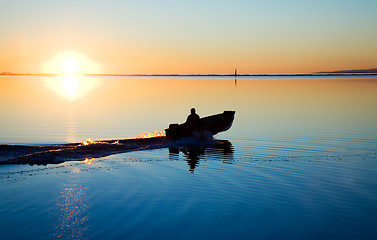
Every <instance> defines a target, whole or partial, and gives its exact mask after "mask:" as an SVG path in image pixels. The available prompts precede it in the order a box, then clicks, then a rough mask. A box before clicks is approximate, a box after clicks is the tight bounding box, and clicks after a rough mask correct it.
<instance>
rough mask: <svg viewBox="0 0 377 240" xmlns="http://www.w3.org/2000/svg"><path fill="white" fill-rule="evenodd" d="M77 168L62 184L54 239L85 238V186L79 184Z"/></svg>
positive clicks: (86, 210)
mask: <svg viewBox="0 0 377 240" xmlns="http://www.w3.org/2000/svg"><path fill="white" fill-rule="evenodd" d="M79 172H80V171H79V170H78V169H75V170H73V171H72V172H71V173H72V175H71V176H70V178H69V181H68V183H66V184H62V186H61V191H60V195H59V197H58V200H57V204H56V205H57V207H58V221H57V222H56V223H55V225H54V226H55V234H54V235H55V238H56V239H86V238H87V236H88V225H87V222H88V214H89V206H88V204H87V199H86V198H87V197H86V192H85V190H86V188H83V187H82V186H81V185H80V181H79V174H78V173H79Z"/></svg>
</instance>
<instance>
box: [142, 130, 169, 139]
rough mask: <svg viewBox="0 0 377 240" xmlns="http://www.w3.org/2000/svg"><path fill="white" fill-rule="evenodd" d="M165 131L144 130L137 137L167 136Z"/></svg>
mask: <svg viewBox="0 0 377 240" xmlns="http://www.w3.org/2000/svg"><path fill="white" fill-rule="evenodd" d="M165 136H166V133H165V131H157V130H154V131H150V132H143V133H140V134H139V135H138V136H137V137H136V138H152V137H165Z"/></svg>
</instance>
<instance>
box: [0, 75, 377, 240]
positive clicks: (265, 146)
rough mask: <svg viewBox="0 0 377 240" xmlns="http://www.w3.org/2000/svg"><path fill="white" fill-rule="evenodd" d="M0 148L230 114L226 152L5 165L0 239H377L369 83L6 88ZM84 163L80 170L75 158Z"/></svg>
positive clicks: (200, 81) (216, 81)
mask: <svg viewBox="0 0 377 240" xmlns="http://www.w3.org/2000/svg"><path fill="white" fill-rule="evenodd" d="M0 86H1V88H0V100H1V101H0V110H1V115H0V123H1V124H0V144H28V145H48V144H60V143H72V142H82V141H85V140H86V139H88V138H90V139H93V140H101V139H121V138H131V137H135V136H137V135H139V134H141V133H143V132H149V131H153V130H158V131H161V130H164V129H165V128H166V127H167V126H168V125H169V123H182V122H184V121H185V119H186V117H187V115H188V114H189V110H190V108H191V107H195V108H196V109H197V112H198V114H199V115H200V116H207V115H211V114H216V113H220V112H222V111H224V110H235V111H236V116H235V120H234V123H233V126H232V128H231V129H230V130H228V131H227V132H224V133H220V134H218V135H216V136H215V138H216V139H220V140H224V141H223V142H224V143H225V144H224V145H222V146H221V147H216V146H200V145H199V146H198V145H196V146H191V147H184V146H183V147H179V148H161V149H154V150H145V151H132V152H126V153H121V154H115V155H110V156H107V157H102V158H94V159H85V161H67V162H64V163H61V164H48V165H46V166H41V165H38V166H37V165H34V166H29V165H0V238H1V239H26V238H37V239H126V238H127V239H193V238H194V239H319V238H320V239H375V238H376V237H377V232H376V230H375V229H376V228H377V219H376V217H375V216H377V177H376V176H377V94H376V93H377V78H376V77H374V76H351V77H350V76H348V77H347V76H343V77H328V76H326V77H325V76H323V77H237V78H236V79H235V78H232V77H180V78H177V77H85V78H84V77H81V78H79V77H77V78H69V79H65V78H63V77H41V76H27V77H25V76H14V77H5V76H2V77H0ZM83 160H84V159H83Z"/></svg>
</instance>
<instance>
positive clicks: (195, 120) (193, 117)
mask: <svg viewBox="0 0 377 240" xmlns="http://www.w3.org/2000/svg"><path fill="white" fill-rule="evenodd" d="M199 121H200V117H199V115H198V114H196V112H195V108H191V114H190V115H188V117H187V120H186V123H187V124H188V125H191V126H193V127H197V126H198V125H199Z"/></svg>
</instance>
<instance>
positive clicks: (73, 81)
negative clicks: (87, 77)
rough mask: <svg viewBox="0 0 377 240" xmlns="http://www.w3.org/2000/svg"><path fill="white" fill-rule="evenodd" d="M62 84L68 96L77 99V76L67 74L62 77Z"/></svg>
mask: <svg viewBox="0 0 377 240" xmlns="http://www.w3.org/2000/svg"><path fill="white" fill-rule="evenodd" d="M62 85H63V88H64V91H65V94H66V96H67V97H68V98H69V99H72V100H73V99H75V96H76V92H77V88H78V85H79V83H78V81H77V78H76V77H75V76H65V77H64V78H63V79H62Z"/></svg>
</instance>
